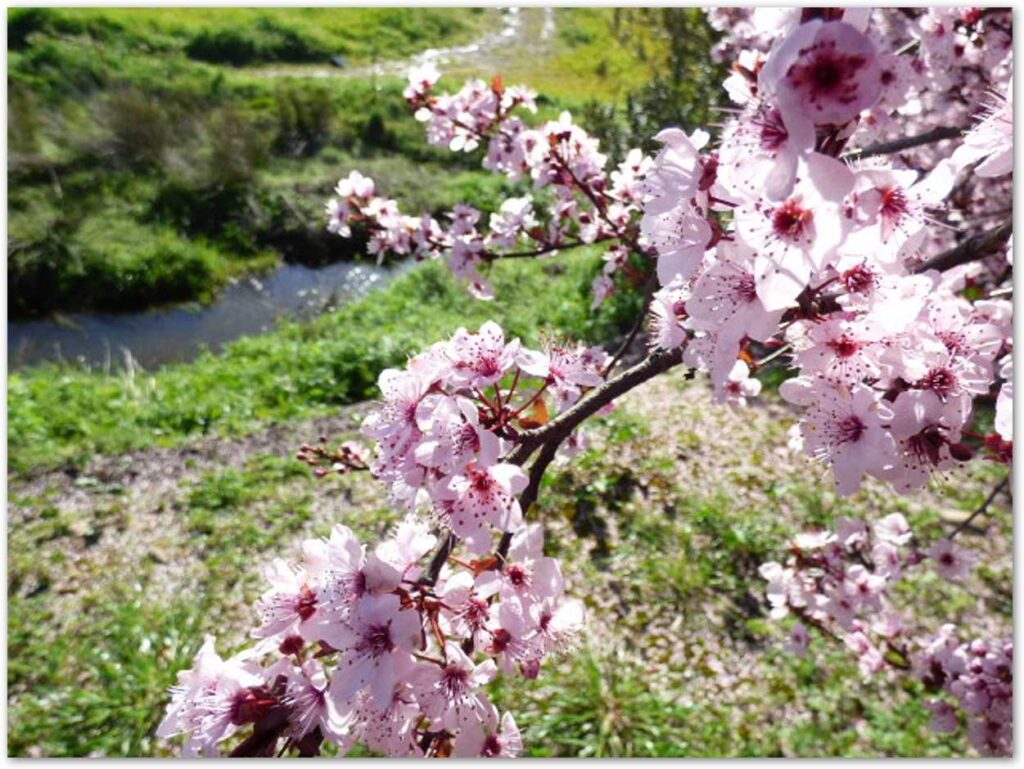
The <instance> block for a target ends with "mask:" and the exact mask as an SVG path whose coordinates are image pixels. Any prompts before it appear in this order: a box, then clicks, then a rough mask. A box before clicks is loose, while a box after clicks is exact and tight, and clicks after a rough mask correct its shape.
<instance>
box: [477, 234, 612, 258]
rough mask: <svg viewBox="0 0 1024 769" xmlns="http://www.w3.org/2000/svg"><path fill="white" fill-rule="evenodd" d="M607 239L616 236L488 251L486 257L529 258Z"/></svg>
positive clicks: (602, 241) (591, 244) (604, 241)
mask: <svg viewBox="0 0 1024 769" xmlns="http://www.w3.org/2000/svg"><path fill="white" fill-rule="evenodd" d="M609 240H618V238H617V237H613V236H609V237H606V238H597V239H596V240H593V241H591V242H590V243H584V242H583V241H582V240H573V241H570V242H568V243H560V244H559V243H553V244H551V245H549V246H544V247H543V248H537V249H534V250H532V251H511V252H509V253H507V254H503V253H500V252H494V253H488V254H487V255H486V257H485V258H486V259H488V260H489V261H499V260H501V259H529V258H532V257H535V256H544V255H545V254H551V253H554V252H556V251H569V250H571V249H574V248H582V247H583V246H594V245H597V244H598V243H607V242H608V241H609Z"/></svg>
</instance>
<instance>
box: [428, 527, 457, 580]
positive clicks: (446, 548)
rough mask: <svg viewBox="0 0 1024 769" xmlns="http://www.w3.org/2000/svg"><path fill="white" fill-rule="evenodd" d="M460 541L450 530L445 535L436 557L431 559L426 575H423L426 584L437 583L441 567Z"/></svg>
mask: <svg viewBox="0 0 1024 769" xmlns="http://www.w3.org/2000/svg"><path fill="white" fill-rule="evenodd" d="M458 541H459V538H458V537H456V536H455V535H454V534H452V533H451V532H450V531H449V532H448V533H447V534H445V535H444V539H443V540H441V544H440V545H438V546H437V550H435V551H434V557H433V558H431V559H430V566H428V567H427V573H426V576H424V577H423V582H424V584H427V585H434V584H436V583H437V578H438V577H439V576H440V574H441V568H442V567H443V566H444V564H445V561H447V560H448V556H450V555H451V554H452V551H453V550H454V549H455V545H456V544H457V543H458Z"/></svg>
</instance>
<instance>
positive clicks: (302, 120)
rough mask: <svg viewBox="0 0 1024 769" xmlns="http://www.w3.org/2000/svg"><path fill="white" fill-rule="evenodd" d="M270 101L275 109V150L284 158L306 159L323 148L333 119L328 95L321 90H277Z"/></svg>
mask: <svg viewBox="0 0 1024 769" xmlns="http://www.w3.org/2000/svg"><path fill="white" fill-rule="evenodd" d="M274 99H275V102H276V105H277V137H276V139H275V140H274V146H275V149H277V151H278V152H280V153H282V154H286V155H296V156H302V157H308V156H310V155H315V154H316V153H317V152H319V151H320V149H321V148H322V147H323V146H324V144H326V142H327V139H328V137H329V136H330V131H331V122H332V120H333V118H334V113H335V104H334V101H333V100H332V98H331V94H330V92H329V91H328V90H327V89H326V88H323V87H321V86H306V87H299V86H295V85H289V86H282V87H281V88H279V89H278V90H277V91H276V93H275V95H274Z"/></svg>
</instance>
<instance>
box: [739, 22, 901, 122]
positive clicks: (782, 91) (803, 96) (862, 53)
mask: <svg viewBox="0 0 1024 769" xmlns="http://www.w3.org/2000/svg"><path fill="white" fill-rule="evenodd" d="M758 86H759V87H760V89H761V91H762V92H763V93H765V94H767V95H769V96H770V97H772V98H774V99H776V100H777V102H778V104H779V105H780V106H782V107H785V108H788V109H792V110H793V111H794V112H797V113H799V114H802V115H806V116H807V117H809V118H810V119H811V120H813V121H814V123H815V124H817V125H821V124H824V123H835V124H841V123H846V122H848V121H850V120H853V119H854V118H855V117H857V115H858V114H859V113H860V112H861V111H862V110H865V109H868V108H869V107H871V106H872V105H873V104H874V103H875V101H877V100H878V97H879V95H880V93H881V70H880V67H879V62H878V56H877V53H876V51H875V46H874V44H873V43H872V42H871V40H870V39H869V38H868V37H867V36H866V35H864V34H863V33H861V32H859V31H857V29H856V28H855V27H853V26H851V25H850V24H847V23H845V22H841V21H833V22H822V21H821V20H820V19H815V20H812V21H809V22H807V23H806V24H802V25H801V26H799V27H798V28H797V29H796V31H795V32H794V33H793V34H791V35H788V36H787V37H785V38H783V39H782V41H781V43H780V44H779V45H778V46H776V47H775V48H773V49H772V52H771V53H770V54H769V55H768V60H767V61H766V62H765V63H764V66H763V67H762V68H761V72H760V74H759V77H758Z"/></svg>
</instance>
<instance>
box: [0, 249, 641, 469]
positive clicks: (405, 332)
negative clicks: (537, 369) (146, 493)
mask: <svg viewBox="0 0 1024 769" xmlns="http://www.w3.org/2000/svg"><path fill="white" fill-rule="evenodd" d="M598 263H599V256H597V255H596V254H594V253H577V254H566V255H565V256H562V257H558V258H557V259H554V260H546V261H527V260H514V261H510V262H507V263H498V264H496V265H495V266H494V269H493V278H494V281H495V285H496V288H497V294H498V298H497V299H496V300H495V301H494V302H492V303H486V302H479V301H477V300H475V299H473V298H471V297H470V296H469V295H468V294H467V293H466V292H465V290H464V289H462V288H461V287H459V286H457V285H456V284H455V282H454V281H453V279H452V277H451V274H450V272H449V271H448V270H447V268H446V267H444V266H443V265H441V264H437V263H429V264H426V265H423V266H422V267H420V268H418V269H416V270H414V271H412V272H411V273H409V274H408V275H405V276H403V277H400V278H398V279H397V280H395V282H394V283H393V284H392V285H391V286H390V287H388V288H387V289H385V290H383V291H380V292H377V293H374V294H373V295H371V296H370V297H368V298H366V299H364V300H362V301H359V302H356V303H354V304H351V305H348V306H346V307H343V308H341V309H340V310H338V311H336V312H333V313H330V314H327V315H324V316H322V317H321V318H319V319H317V320H315V321H313V322H310V323H286V324H284V325H282V326H281V327H280V328H279V329H278V330H275V331H274V332H272V333H268V334H265V335H261V336H259V337H252V338H246V339H241V340H238V341H236V342H234V343H233V344H231V345H229V346H228V347H227V349H226V350H225V351H224V352H223V353H222V354H218V355H213V354H204V355H202V356H200V358H199V359H198V360H197V361H195V362H193V363H191V364H187V365H175V366H168V367H166V368H163V369H161V370H159V371H156V372H153V373H146V372H128V373H125V372H121V373H118V374H115V375H109V376H108V375H104V374H102V373H99V372H95V371H89V370H85V369H81V368H77V367H74V366H58V365H45V366H40V367H35V368H32V369H29V370H26V371H23V372H16V373H12V374H11V376H10V377H9V379H8V385H7V387H8V389H7V394H8V425H9V441H8V452H9V454H8V457H9V460H8V461H9V467H10V469H11V470H14V471H26V470H30V469H33V468H39V467H45V466H51V467H52V466H54V465H56V464H60V463H65V462H70V463H72V464H79V465H80V464H82V463H83V462H85V461H87V460H88V458H89V457H90V456H92V455H93V454H95V453H103V454H111V453H121V452H125V451H130V450H134V449H138V448H146V447H149V446H154V445H158V446H168V445H174V444H177V443H180V442H181V441H183V440H186V439H188V438H191V437H195V436H198V435H207V434H221V435H224V434H239V433H241V432H245V431H248V430H252V429H255V428H256V427H257V426H259V425H264V424H266V423H268V422H281V421H285V420H294V419H298V418H302V417H306V416H310V415H314V414H322V413H325V412H326V411H327V410H329V409H332V408H337V407H338V406H340V405H344V404H347V403H354V402H356V401H360V400H365V399H367V398H372V397H374V395H375V394H376V381H377V376H378V374H379V373H380V371H382V370H383V369H384V368H387V367H389V366H395V365H398V364H401V363H402V362H403V361H404V360H405V358H406V356H408V355H409V354H411V353H413V352H415V351H417V350H419V349H421V348H423V347H425V346H426V345H428V344H431V343H433V342H435V341H437V340H439V339H443V338H445V337H447V336H449V335H450V334H451V333H452V332H454V331H455V329H456V328H458V327H459V326H462V325H465V326H468V327H476V326H478V325H480V324H481V323H483V322H484V321H486V320H488V319H494V320H496V321H498V322H499V323H500V324H501V325H502V326H503V327H504V328H505V329H506V331H507V333H508V334H510V335H512V336H519V337H521V338H523V340H524V341H527V342H529V343H536V341H537V340H538V338H539V336H540V334H541V333H542V332H543V331H544V330H556V329H557V330H559V331H561V332H562V333H565V334H569V335H572V336H575V337H577V338H579V339H584V340H589V341H594V342H601V341H606V340H609V339H610V338H612V336H613V334H614V332H615V330H616V329H619V328H622V327H623V326H624V325H625V324H627V323H628V318H629V310H630V308H631V306H632V303H633V302H635V301H636V297H635V295H634V296H632V297H630V296H624V297H623V299H622V300H621V301H620V302H618V303H612V304H611V305H610V306H608V307H607V308H605V309H604V310H603V311H602V312H601V313H598V314H597V315H595V316H591V315H590V314H589V312H588V308H589V305H590V301H591V296H590V281H591V280H592V278H593V275H594V274H595V273H596V272H597V270H598V266H597V265H598Z"/></svg>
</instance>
